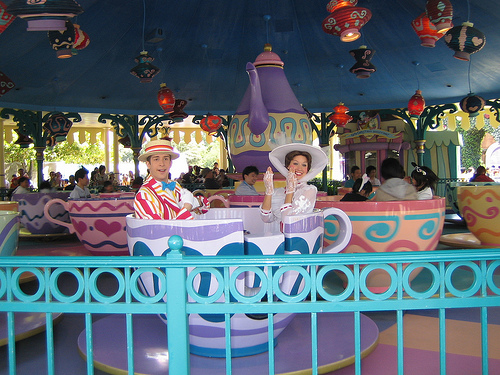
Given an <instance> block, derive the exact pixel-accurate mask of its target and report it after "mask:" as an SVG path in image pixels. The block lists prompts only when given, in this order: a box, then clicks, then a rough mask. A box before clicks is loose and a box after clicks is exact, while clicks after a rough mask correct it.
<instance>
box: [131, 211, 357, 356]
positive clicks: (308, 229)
mask: <svg viewBox="0 0 500 375" xmlns="http://www.w3.org/2000/svg"><path fill="white" fill-rule="evenodd" d="M325 215H329V216H330V217H331V216H334V217H335V218H336V219H337V220H338V223H340V224H339V227H340V230H339V233H340V234H339V236H338V237H337V240H336V242H335V243H332V244H331V245H330V246H328V247H326V248H323V246H322V245H323V232H324V229H323V222H324V213H323V212H321V211H317V212H314V213H311V214H305V215H296V216H288V217H286V218H285V221H284V225H283V232H281V231H280V226H279V223H278V222H275V223H264V222H263V221H262V220H261V219H260V210H259V209H258V208H212V209H210V210H209V211H208V213H206V214H204V215H201V216H199V218H198V219H197V220H147V219H136V218H135V217H134V216H133V215H130V216H127V237H128V244H129V249H130V253H131V255H134V256H142V255H146V256H147V255H155V256H162V255H165V253H166V252H167V251H168V249H167V247H168V246H167V243H168V239H169V238H170V236H173V235H179V236H181V237H182V239H183V241H184V247H183V248H182V250H183V251H184V252H185V254H186V255H204V256H205V255H209V256H217V255H225V256H242V255H262V254H265V255H274V254H294V253H301V254H316V253H320V252H323V253H324V252H331V253H336V252H339V251H341V250H342V249H343V248H344V247H345V246H346V245H347V243H348V242H349V239H350V236H351V233H352V227H351V224H350V221H349V218H348V217H347V216H346V215H345V214H344V213H343V212H342V211H340V210H338V209H329V210H326V213H325ZM291 256H292V255H291ZM188 272H190V271H188ZM231 272H238V270H234V269H233V270H231ZM203 273H205V274H209V275H210V276H206V277H204V276H202V275H199V276H200V277H195V278H194V279H193V281H192V287H193V289H194V291H195V292H196V293H197V294H199V295H203V296H212V295H213V294H214V293H215V292H216V291H217V288H218V287H219V285H218V282H217V280H216V277H215V276H214V275H213V274H211V273H208V272H203ZM237 275H238V276H237V277H234V282H235V285H234V286H235V289H236V290H237V291H238V293H239V294H241V295H242V296H245V297H252V296H257V295H260V296H261V297H258V298H259V299H258V300H260V298H262V296H266V291H265V290H261V277H263V275H260V277H257V276H258V275H256V273H255V272H249V271H241V273H239V274H237ZM231 279H233V278H231ZM302 281H303V280H302V276H301V275H300V274H299V273H297V272H295V271H288V272H285V273H284V274H283V275H282V276H281V278H280V280H279V285H280V290H281V292H283V293H285V294H288V295H296V294H298V293H300V292H301V291H302V288H303V282H302ZM140 285H141V287H142V288H143V289H145V290H144V292H145V293H146V295H156V294H157V293H156V291H157V290H160V289H161V285H159V279H158V277H157V276H156V275H154V274H152V273H148V272H144V273H142V274H141V284H140ZM188 288H189V287H188ZM232 295H233V293H232ZM222 298H223V297H221V298H220V299H219V300H217V302H221V303H223V302H222ZM235 298H238V296H235ZM167 299H168V296H167ZM258 300H257V301H258ZM257 301H256V302H257ZM217 302H216V303H217ZM293 317H294V314H287V313H279V314H276V315H274V332H273V334H274V338H277V337H278V335H279V334H280V333H281V332H282V331H283V330H284V329H285V328H286V326H287V325H288V324H289V323H290V322H291V321H292V319H293ZM160 318H161V319H162V320H163V321H165V322H166V319H167V317H166V316H160ZM189 326H190V347H191V353H194V354H198V355H203V356H209V357H224V356H225V346H226V343H225V336H224V333H225V322H224V315H217V314H212V315H203V316H202V315H198V314H190V315H189ZM267 349H268V321H267V314H263V315H259V316H251V315H246V314H234V315H232V316H231V353H232V355H233V356H235V357H239V356H246V355H252V354H257V353H261V352H264V351H267Z"/></svg>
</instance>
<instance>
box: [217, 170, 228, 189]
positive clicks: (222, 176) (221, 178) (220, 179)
mask: <svg viewBox="0 0 500 375" xmlns="http://www.w3.org/2000/svg"><path fill="white" fill-rule="evenodd" d="M216 180H217V183H218V184H219V186H220V187H228V186H229V185H231V183H230V182H229V178H228V177H227V174H226V170H225V169H220V170H219V175H218V176H217V178H216Z"/></svg>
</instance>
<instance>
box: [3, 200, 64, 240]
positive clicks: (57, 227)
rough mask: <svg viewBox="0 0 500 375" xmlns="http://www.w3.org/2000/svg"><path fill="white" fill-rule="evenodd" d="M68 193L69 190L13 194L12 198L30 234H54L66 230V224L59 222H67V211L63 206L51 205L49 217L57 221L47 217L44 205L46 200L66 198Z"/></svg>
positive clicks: (22, 222)
mask: <svg viewBox="0 0 500 375" xmlns="http://www.w3.org/2000/svg"><path fill="white" fill-rule="evenodd" d="M69 194H70V193H69V192H63V191H61V192H54V193H27V194H14V195H13V196H12V200H14V201H16V202H18V206H19V207H18V209H19V212H20V214H21V224H22V225H23V226H24V227H25V228H26V229H27V230H28V231H29V232H30V233H31V234H56V233H63V232H67V229H66V226H65V225H61V224H60V223H65V224H67V223H69V215H68V211H67V210H66V209H65V207H63V206H54V207H52V208H51V209H50V211H49V212H50V217H51V218H56V219H57V222H54V221H52V220H50V219H49V215H48V213H47V214H46V213H44V207H45V204H46V203H47V202H49V201H51V200H53V199H59V200H61V201H66V200H68V197H69Z"/></svg>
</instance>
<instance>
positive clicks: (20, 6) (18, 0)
mask: <svg viewBox="0 0 500 375" xmlns="http://www.w3.org/2000/svg"><path fill="white" fill-rule="evenodd" d="M7 12H9V13H10V14H13V15H15V16H18V17H20V18H23V19H25V20H26V21H28V29H27V30H28V31H51V30H64V29H65V22H66V20H67V19H69V18H72V17H74V16H77V15H79V14H80V13H83V8H82V7H81V6H80V5H79V4H78V3H77V2H76V1H75V0H38V1H36V0H29V1H27V0H14V1H12V2H11V3H10V4H9V6H8V7H7Z"/></svg>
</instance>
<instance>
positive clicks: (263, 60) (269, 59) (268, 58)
mask: <svg viewBox="0 0 500 375" xmlns="http://www.w3.org/2000/svg"><path fill="white" fill-rule="evenodd" d="M272 49H273V47H272V46H271V45H270V44H269V43H266V44H265V45H264V52H262V53H261V54H260V55H259V56H257V58H256V59H255V62H254V63H253V64H254V66H256V67H257V66H262V65H273V66H280V67H283V65H285V63H284V62H283V61H281V59H280V57H279V56H278V54H276V53H274V52H272Z"/></svg>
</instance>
